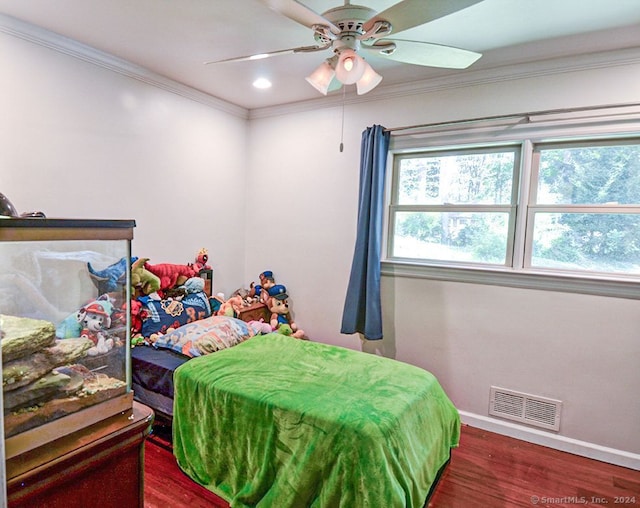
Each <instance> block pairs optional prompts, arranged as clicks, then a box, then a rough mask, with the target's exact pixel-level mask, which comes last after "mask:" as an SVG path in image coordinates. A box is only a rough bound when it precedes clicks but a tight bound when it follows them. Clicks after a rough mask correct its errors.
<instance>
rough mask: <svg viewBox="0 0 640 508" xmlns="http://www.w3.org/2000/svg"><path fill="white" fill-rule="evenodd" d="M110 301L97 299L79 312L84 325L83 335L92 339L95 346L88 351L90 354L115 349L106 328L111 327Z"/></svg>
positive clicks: (81, 324) (81, 323) (79, 319)
mask: <svg viewBox="0 0 640 508" xmlns="http://www.w3.org/2000/svg"><path fill="white" fill-rule="evenodd" d="M105 303H106V304H108V305H110V302H106V301H100V300H96V301H94V302H91V303H90V304H89V305H87V306H86V307H83V308H82V309H80V311H79V312H78V322H79V323H80V326H81V327H82V332H81V333H80V336H81V337H86V338H88V339H91V340H92V341H93V343H94V344H95V346H93V347H92V348H90V349H89V350H88V351H87V354H88V355H90V356H96V355H99V354H103V353H107V352H109V351H110V350H111V349H113V346H114V342H113V339H111V338H107V336H106V334H105V333H104V330H106V329H107V328H110V327H111V313H110V312H109V310H110V309H108V308H107V305H103V304H105Z"/></svg>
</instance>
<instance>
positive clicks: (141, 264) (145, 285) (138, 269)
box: [131, 258, 160, 295]
mask: <svg viewBox="0 0 640 508" xmlns="http://www.w3.org/2000/svg"><path fill="white" fill-rule="evenodd" d="M147 261H149V258H140V259H137V260H136V262H135V263H133V264H132V265H131V294H132V295H134V294H136V289H137V290H138V292H139V293H142V294H144V295H150V294H151V293H155V292H156V291H159V290H160V277H158V276H157V275H155V274H153V273H151V272H150V271H149V270H147V269H146V268H145V265H146V263H147Z"/></svg>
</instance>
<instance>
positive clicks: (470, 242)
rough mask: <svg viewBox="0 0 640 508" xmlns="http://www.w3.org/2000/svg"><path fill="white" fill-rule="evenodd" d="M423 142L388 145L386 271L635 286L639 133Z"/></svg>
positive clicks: (639, 290)
mask: <svg viewBox="0 0 640 508" xmlns="http://www.w3.org/2000/svg"><path fill="white" fill-rule="evenodd" d="M565 139H566V140H565ZM412 143H413V144H414V145H415V144H416V142H415V140H413V141H412ZM427 144H430V145H432V146H427V147H424V148H421V149H420V148H419V147H418V148H411V149H403V150H398V149H397V146H396V147H395V149H394V150H395V151H394V152H392V164H393V169H392V171H391V172H390V173H391V176H390V178H391V181H390V192H389V206H388V217H387V223H388V229H387V245H386V260H385V262H383V272H384V273H388V274H394V273H395V274H399V273H401V272H402V273H403V274H405V275H411V274H412V273H414V274H415V273H421V274H422V275H425V274H426V276H428V277H430V278H445V279H449V278H451V279H453V280H461V281H473V282H489V283H501V282H500V277H503V279H504V281H506V282H504V283H505V284H506V285H516V286H526V287H540V288H541V289H558V288H562V289H563V290H564V289H569V290H571V286H572V285H573V289H575V290H576V291H580V292H587V293H596V294H602V293H604V294H608V295H615V296H620V295H621V292H622V293H624V294H622V296H629V297H634V298H640V285H639V284H637V283H638V282H640V137H629V135H628V134H626V135H625V136H624V137H619V138H615V137H611V136H610V137H609V138H608V139H607V138H604V137H595V138H593V139H587V138H584V137H583V138H582V139H580V140H579V141H578V140H571V139H568V138H564V139H563V138H556V140H554V141H545V140H543V139H538V140H535V139H532V138H529V139H520V140H517V141H515V142H514V141H509V142H505V143H496V142H495V141H494V140H492V142H491V143H484V144H483V143H474V144H473V145H467V146H462V147H461V146H455V145H454V147H452V148H447V147H446V146H444V145H443V146H435V144H434V143H433V142H432V140H431V142H430V143H425V145H427ZM411 266H413V267H417V268H418V271H417V272H411V271H410V270H409V269H408V268H407V267H411ZM483 273H484V275H483ZM496 274H497V275H496ZM501 274H516V275H517V277H515V278H512V279H508V275H507V278H504V275H501ZM483 277H484V278H483ZM545 278H546V282H544V281H543V282H540V280H544V279H545ZM489 279H491V280H489ZM509 280H511V282H514V281H515V283H513V284H512V283H510V282H509ZM585 281H587V284H586V285H585ZM589 281H591V282H594V281H595V282H598V283H601V282H602V281H605V282H606V281H609V282H611V281H613V285H610V286H606V284H605V286H606V287H605V286H601V287H600V288H595V286H594V285H589ZM616 282H619V283H620V285H616ZM629 283H631V284H632V285H633V287H631V286H629ZM630 295H631V296H630Z"/></svg>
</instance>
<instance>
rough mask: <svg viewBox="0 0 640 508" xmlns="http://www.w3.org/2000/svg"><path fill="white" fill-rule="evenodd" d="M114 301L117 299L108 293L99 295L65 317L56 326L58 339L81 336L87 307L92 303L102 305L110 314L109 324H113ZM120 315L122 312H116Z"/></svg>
mask: <svg viewBox="0 0 640 508" xmlns="http://www.w3.org/2000/svg"><path fill="white" fill-rule="evenodd" d="M114 302H115V300H114V299H113V298H111V297H110V296H109V295H108V294H106V293H105V294H103V295H101V296H100V297H98V298H97V299H96V300H92V301H91V302H89V303H88V304H87V305H84V306H83V307H81V308H80V309H79V310H77V311H76V312H74V313H73V314H69V315H68V316H67V317H66V318H64V320H62V321H61V322H60V324H59V325H58V326H57V327H56V337H57V338H58V339H71V338H77V337H80V335H81V334H82V332H83V325H82V320H83V318H84V312H85V309H86V308H87V307H88V306H90V305H92V304H98V305H100V306H101V307H102V309H103V310H104V311H105V312H106V313H108V314H109V320H110V324H109V326H111V323H112V322H113V321H114V319H113V318H114V311H115V308H114V305H113V304H114ZM119 315H120V313H117V314H116V316H119Z"/></svg>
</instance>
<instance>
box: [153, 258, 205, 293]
mask: <svg viewBox="0 0 640 508" xmlns="http://www.w3.org/2000/svg"><path fill="white" fill-rule="evenodd" d="M148 261H149V260H148V259H147V261H145V263H144V267H145V269H146V270H147V271H149V272H151V273H152V274H154V275H155V276H156V277H158V279H159V280H160V288H159V289H162V290H164V289H171V288H173V287H176V286H180V285H182V284H184V283H185V282H186V281H187V280H188V279H190V278H191V277H195V276H196V275H198V274H197V273H196V271H195V270H194V268H193V266H188V265H174V264H171V263H161V264H159V265H152V264H149V262H148ZM147 294H148V293H147Z"/></svg>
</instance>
